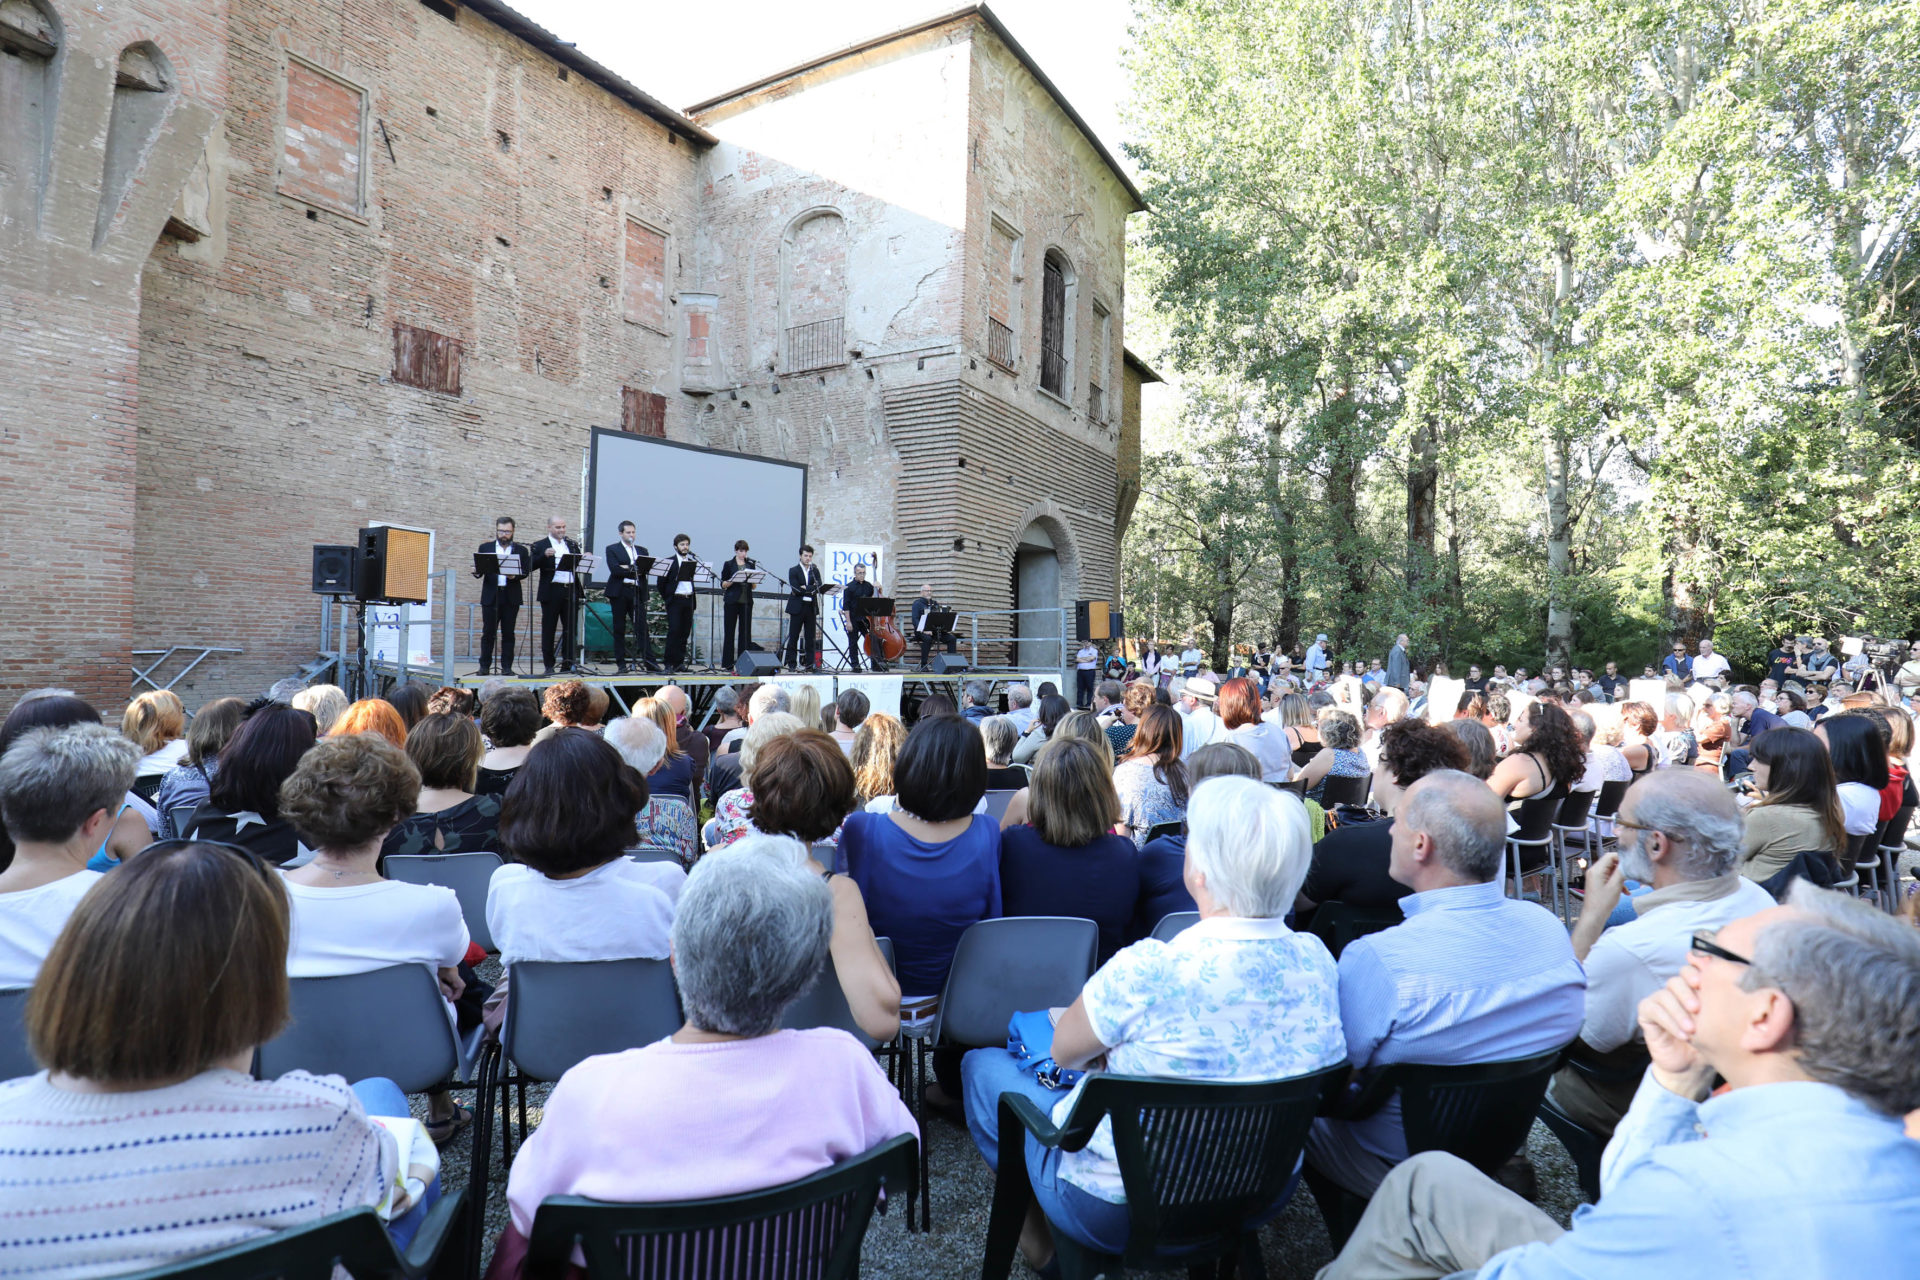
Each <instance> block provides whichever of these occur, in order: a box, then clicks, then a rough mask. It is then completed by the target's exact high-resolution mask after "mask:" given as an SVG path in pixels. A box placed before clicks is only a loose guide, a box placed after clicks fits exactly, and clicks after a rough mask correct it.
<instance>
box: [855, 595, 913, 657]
mask: <svg viewBox="0 0 1920 1280" xmlns="http://www.w3.org/2000/svg"><path fill="white" fill-rule="evenodd" d="M886 603H887V611H886V612H885V613H884V614H874V615H871V616H869V617H868V618H867V636H866V641H865V643H866V647H867V657H868V658H870V659H872V661H873V662H874V664H875V665H882V664H884V665H887V666H891V665H892V664H893V663H896V662H898V661H900V659H901V658H902V657H904V656H906V652H907V638H906V636H904V635H902V634H901V633H900V619H898V618H896V617H894V614H893V601H891V600H888V601H887V602H886Z"/></svg>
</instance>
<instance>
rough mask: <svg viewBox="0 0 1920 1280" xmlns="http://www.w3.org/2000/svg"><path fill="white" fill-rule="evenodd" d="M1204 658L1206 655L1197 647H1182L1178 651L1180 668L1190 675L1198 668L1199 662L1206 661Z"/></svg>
mask: <svg viewBox="0 0 1920 1280" xmlns="http://www.w3.org/2000/svg"><path fill="white" fill-rule="evenodd" d="M1206 658H1207V655H1206V654H1204V653H1202V652H1200V651H1199V650H1198V649H1182V650H1181V651H1180V669H1181V670H1183V671H1186V672H1187V673H1188V674H1189V675H1191V674H1192V673H1193V672H1195V671H1198V670H1199V669H1200V664H1201V663H1202V662H1204V661H1206Z"/></svg>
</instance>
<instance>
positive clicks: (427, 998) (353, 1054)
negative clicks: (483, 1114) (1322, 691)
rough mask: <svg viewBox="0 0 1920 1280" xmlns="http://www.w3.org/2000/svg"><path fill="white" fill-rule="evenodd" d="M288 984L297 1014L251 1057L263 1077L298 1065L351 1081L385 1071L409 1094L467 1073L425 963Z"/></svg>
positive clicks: (272, 1076) (442, 999) (444, 1006)
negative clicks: (283, 1029)
mask: <svg viewBox="0 0 1920 1280" xmlns="http://www.w3.org/2000/svg"><path fill="white" fill-rule="evenodd" d="M288 986H289V988H290V989H291V990H290V998H289V1004H290V1007H291V1011H292V1014H293V1016H292V1019H291V1020H290V1021H289V1022H288V1024H287V1029H286V1030H285V1031H282V1032H281V1033H280V1034H279V1035H277V1036H275V1037H274V1038H273V1039H271V1040H269V1041H267V1043H265V1044H263V1045H261V1046H260V1050H259V1052H258V1053H256V1054H255V1055H254V1075H255V1076H257V1077H258V1078H260V1079H262V1080H272V1079H275V1078H277V1077H279V1076H282V1075H285V1074H286V1073H287V1072H289V1071H294V1070H299V1071H310V1072H312V1073H313V1074H314V1075H336V1076H344V1077H345V1078H346V1079H348V1080H365V1079H367V1078H368V1077H369V1076H385V1077H386V1078H387V1079H389V1080H391V1081H393V1082H394V1083H395V1084H397V1085H399V1086H400V1089H401V1091H402V1092H404V1093H424V1092H426V1091H427V1090H429V1089H436V1088H439V1087H440V1086H442V1085H446V1084H449V1083H454V1082H457V1081H459V1080H462V1079H465V1078H467V1077H466V1076H465V1074H464V1073H463V1072H462V1071H461V1056H462V1054H461V1046H460V1042H459V1041H458V1040H457V1039H455V1037H454V1031H453V1020H452V1018H450V1017H449V1016H448V1012H447V1001H446V997H445V996H443V995H442V994H441V993H440V983H439V982H438V981H437V980H436V979H435V978H434V975H433V974H431V973H429V972H428V971H427V968H426V966H425V965H418V964H396V965H388V966H387V967H386V968H384V969H374V970H372V971H370V972H368V973H354V974H348V975H346V976H345V977H339V978H295V979H293V980H292V981H291V982H290V983H289V984H288Z"/></svg>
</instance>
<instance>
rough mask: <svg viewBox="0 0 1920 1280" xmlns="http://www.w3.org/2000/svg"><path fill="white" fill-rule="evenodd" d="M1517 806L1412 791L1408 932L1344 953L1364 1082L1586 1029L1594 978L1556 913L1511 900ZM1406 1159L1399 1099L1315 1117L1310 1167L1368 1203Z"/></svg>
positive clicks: (1467, 779)
mask: <svg viewBox="0 0 1920 1280" xmlns="http://www.w3.org/2000/svg"><path fill="white" fill-rule="evenodd" d="M1506 843H1507V810H1506V806H1505V805H1504V804H1502V803H1501V801H1500V798H1499V797H1498V796H1496V795H1495V794H1494V793H1493V789H1492V788H1490V787H1489V786H1487V784H1486V783H1484V782H1482V781H1481V780H1480V779H1478V778H1476V777H1474V776H1473V775H1472V774H1470V773H1462V772H1461V771H1459V770H1457V769H1441V770H1437V771H1435V772H1433V773H1430V774H1428V775H1427V776H1426V777H1424V778H1422V779H1420V781H1418V782H1416V783H1414V784H1413V785H1412V786H1411V787H1408V788H1407V789H1406V791H1405V792H1404V793H1403V794H1402V796H1401V800H1400V807H1399V808H1398V809H1397V810H1396V811H1395V814H1394V821H1393V841H1392V851H1391V853H1390V855H1389V859H1388V864H1387V873H1388V874H1389V875H1391V876H1392V877H1393V878H1394V879H1395V880H1397V881H1399V882H1400V883H1401V884H1404V885H1406V886H1407V887H1408V888H1409V889H1412V890H1413V892H1412V893H1411V894H1409V895H1408V896H1407V897H1405V898H1402V899H1401V900H1400V909H1401V910H1402V911H1403V912H1405V914H1406V917H1407V918H1406V922H1405V923H1404V924H1399V925H1395V926H1394V927H1393V928H1391V929H1387V930H1384V931H1382V932H1380V933H1375V934H1370V935H1368V936H1367V937H1364V938H1360V939H1357V940H1355V941H1354V942H1351V943H1349V944H1347V948H1346V950H1345V951H1343V952H1341V953H1340V1021H1341V1024H1342V1025H1343V1027H1344V1028H1345V1030H1346V1034H1347V1056H1348V1060H1349V1061H1351V1062H1352V1063H1353V1065H1354V1068H1355V1071H1356V1073H1357V1078H1356V1081H1355V1086H1356V1087H1358V1086H1359V1085H1361V1084H1364V1082H1365V1080H1366V1078H1367V1076H1368V1075H1369V1074H1371V1073H1372V1072H1374V1071H1377V1070H1378V1069H1379V1068H1381V1067H1383V1066H1386V1065H1387V1064H1389V1063H1394V1062H1427V1063H1443V1064H1444V1063H1470V1062H1498V1061H1501V1060H1503V1059H1507V1058H1524V1057H1528V1056H1531V1055H1533V1054H1537V1053H1545V1052H1547V1051H1548V1050H1551V1049H1558V1048H1560V1047H1561V1046H1562V1045H1564V1044H1566V1043H1567V1041H1569V1040H1571V1039H1573V1037H1574V1036H1575V1034H1577V1033H1578V1032H1579V1030H1580V1020H1581V1017H1582V1015H1583V1013H1584V1012H1585V1008H1586V986H1587V979H1586V975H1585V974H1584V973H1582V972H1581V969H1580V962H1579V961H1578V960H1576V959H1574V955H1573V947H1572V946H1571V945H1570V944H1569V943H1568V941H1567V931H1566V928H1565V926H1563V925H1562V924H1561V923H1560V921H1559V919H1558V918H1557V917H1555V915H1554V914H1553V912H1551V911H1548V910H1547V909H1546V908H1544V907H1541V906H1539V905H1537V904H1535V903H1531V902H1521V901H1518V900H1516V899H1512V898H1508V897H1506V896H1505V895H1504V893H1503V891H1502V885H1501V871H1502V869H1503V867H1504V865H1505V855H1506ZM1406 1158H1407V1136H1406V1132H1405V1131H1404V1130H1403V1129H1402V1127H1401V1124H1400V1099H1399V1098H1398V1097H1395V1098H1393V1099H1391V1100H1390V1101H1389V1102H1388V1103H1387V1104H1386V1105H1385V1106H1383V1107H1382V1108H1380V1110H1379V1111H1377V1112H1375V1113H1374V1114H1373V1115H1371V1116H1367V1117H1365V1118H1363V1119H1359V1120H1350V1121H1349V1120H1324V1119H1323V1120H1316V1121H1314V1124H1313V1132H1312V1134H1311V1135H1310V1136H1309V1138H1308V1140H1307V1160H1308V1162H1309V1164H1310V1165H1311V1166H1312V1169H1313V1171H1314V1172H1315V1173H1316V1174H1317V1175H1318V1176H1320V1177H1324V1178H1326V1179H1329V1180H1331V1181H1333V1182H1335V1183H1338V1184H1339V1185H1340V1186H1342V1187H1344V1188H1346V1189H1347V1190H1349V1191H1351V1192H1353V1193H1355V1194H1356V1195H1361V1196H1369V1195H1371V1194H1372V1193H1373V1190H1374V1188H1375V1187H1377V1186H1379V1185H1380V1180H1381V1179H1382V1178H1384V1177H1385V1176H1386V1175H1387V1173H1388V1172H1389V1171H1391V1170H1392V1168H1393V1167H1394V1166H1395V1165H1396V1164H1398V1163H1400V1162H1401V1161H1402V1160H1405V1159H1406Z"/></svg>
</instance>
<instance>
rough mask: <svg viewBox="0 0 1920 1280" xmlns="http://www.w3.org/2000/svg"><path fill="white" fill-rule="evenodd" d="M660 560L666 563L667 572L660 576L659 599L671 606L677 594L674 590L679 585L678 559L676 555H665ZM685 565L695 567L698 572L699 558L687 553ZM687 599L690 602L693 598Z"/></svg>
mask: <svg viewBox="0 0 1920 1280" xmlns="http://www.w3.org/2000/svg"><path fill="white" fill-rule="evenodd" d="M661 559H662V560H664V561H666V565H667V571H666V572H665V573H663V574H661V575H660V598H661V599H662V600H664V601H666V602H667V603H668V604H672V603H673V600H674V597H675V596H676V595H677V594H678V593H677V592H676V591H675V590H674V588H675V587H677V586H678V585H679V584H680V557H679V556H678V555H666V556H662V557H661ZM687 563H688V564H690V565H693V566H695V571H696V572H698V566H699V564H700V557H698V556H696V555H694V554H693V553H692V552H691V551H689V552H688V553H687ZM687 599H688V600H692V599H693V597H692V596H688V597H687Z"/></svg>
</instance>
